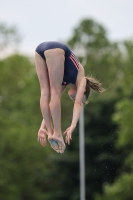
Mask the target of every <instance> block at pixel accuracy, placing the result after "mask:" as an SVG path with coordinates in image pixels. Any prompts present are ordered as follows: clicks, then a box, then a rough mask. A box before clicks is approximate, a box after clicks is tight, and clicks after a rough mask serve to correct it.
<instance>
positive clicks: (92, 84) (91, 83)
mask: <svg viewBox="0 0 133 200" xmlns="http://www.w3.org/2000/svg"><path fill="white" fill-rule="evenodd" d="M85 78H86V91H85V95H86V99H88V97H89V95H90V89H93V90H95V91H97V92H99V93H102V92H104V91H105V89H104V88H103V87H102V83H100V81H98V80H97V79H95V78H94V77H92V76H91V77H88V76H86V77H85Z"/></svg>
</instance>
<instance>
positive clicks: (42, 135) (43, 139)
mask: <svg viewBox="0 0 133 200" xmlns="http://www.w3.org/2000/svg"><path fill="white" fill-rule="evenodd" d="M47 134H48V132H47V131H46V130H45V129H44V128H40V129H39V131H38V142H39V143H40V144H41V145H42V146H43V147H44V146H46V144H47V141H46V135H47Z"/></svg>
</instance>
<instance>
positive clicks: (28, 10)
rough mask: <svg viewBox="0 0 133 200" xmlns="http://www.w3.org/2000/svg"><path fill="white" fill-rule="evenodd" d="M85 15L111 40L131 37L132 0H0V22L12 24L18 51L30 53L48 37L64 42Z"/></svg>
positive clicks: (132, 21) (132, 23)
mask: <svg viewBox="0 0 133 200" xmlns="http://www.w3.org/2000/svg"><path fill="white" fill-rule="evenodd" d="M85 18H92V19H94V20H96V21H97V22H99V23H101V24H102V25H103V26H104V27H105V28H106V29H107V30H108V36H109V37H110V39H112V40H122V39H128V38H132V39H133V0H27V1H24V0H3V1H2V0H1V2H0V21H2V22H6V23H7V24H8V25H16V26H17V27H18V30H19V32H20V33H21V35H22V38H23V40H22V42H21V45H20V50H21V52H24V53H27V54H29V55H34V50H35V48H36V46H37V45H38V44H39V43H41V42H43V41H48V40H55V41H59V40H61V41H66V40H67V39H69V38H70V37H71V34H72V32H73V29H74V28H75V27H76V26H77V25H78V24H79V23H80V21H81V20H83V19H85Z"/></svg>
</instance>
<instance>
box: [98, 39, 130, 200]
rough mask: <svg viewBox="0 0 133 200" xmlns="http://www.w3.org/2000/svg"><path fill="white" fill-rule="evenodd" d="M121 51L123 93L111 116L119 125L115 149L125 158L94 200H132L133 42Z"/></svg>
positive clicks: (125, 45) (124, 45)
mask: <svg viewBox="0 0 133 200" xmlns="http://www.w3.org/2000/svg"><path fill="white" fill-rule="evenodd" d="M123 49H124V53H123V60H122V63H123V70H122V71H120V74H119V77H120V78H119V89H120V90H121V93H123V98H122V99H120V100H119V101H118V102H117V103H116V106H115V107H116V112H115V113H114V115H113V120H114V121H115V122H116V123H117V124H118V125H119V128H118V131H117V134H118V140H117V143H116V149H121V150H122V151H123V153H124V154H125V155H126V156H125V159H124V160H123V164H122V165H121V166H120V168H119V171H120V173H119V176H117V177H116V179H115V182H114V183H113V184H107V183H106V184H105V185H104V193H103V195H96V200H104V199H107V198H108V199H109V200H110V199H114V200H128V199H133V192H132V184H133V167H132V166H133V153H132V150H133V142H132V141H133V134H132V118H133V105H132V97H133V84H132V74H133V69H132V60H133V54H132V52H133V42H132V41H125V42H124V43H123Z"/></svg>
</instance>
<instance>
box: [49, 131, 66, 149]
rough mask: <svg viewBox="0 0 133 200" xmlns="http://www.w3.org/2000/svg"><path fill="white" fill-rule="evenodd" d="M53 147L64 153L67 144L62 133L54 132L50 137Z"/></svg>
mask: <svg viewBox="0 0 133 200" xmlns="http://www.w3.org/2000/svg"><path fill="white" fill-rule="evenodd" d="M48 140H49V142H50V144H51V147H52V148H53V149H54V150H55V151H56V152H58V153H64V151H65V148H66V145H65V143H64V140H63V137H62V135H61V134H56V133H54V134H53V135H52V137H48Z"/></svg>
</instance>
